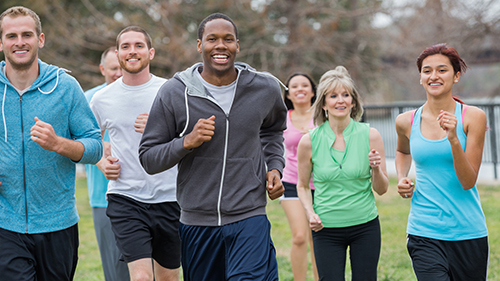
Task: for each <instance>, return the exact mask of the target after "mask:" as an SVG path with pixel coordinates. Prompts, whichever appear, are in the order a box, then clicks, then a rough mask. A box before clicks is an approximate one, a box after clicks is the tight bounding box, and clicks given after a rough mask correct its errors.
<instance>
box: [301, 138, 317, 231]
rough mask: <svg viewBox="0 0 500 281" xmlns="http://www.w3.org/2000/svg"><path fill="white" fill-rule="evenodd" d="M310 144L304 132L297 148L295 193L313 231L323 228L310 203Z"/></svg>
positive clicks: (309, 139)
mask: <svg viewBox="0 0 500 281" xmlns="http://www.w3.org/2000/svg"><path fill="white" fill-rule="evenodd" d="M311 159H312V146H311V137H310V136H309V134H305V135H304V136H303V137H302V138H301V139H300V142H299V146H298V148H297V162H298V164H297V170H298V176H299V179H298V181H297V194H298V195H299V199H300V202H301V203H302V206H303V207H304V210H305V211H306V215H307V219H308V220H309V226H310V227H311V229H312V230H313V231H319V230H321V229H323V223H322V222H321V220H320V218H319V216H318V215H317V214H316V213H315V212H314V209H313V205H312V196H311V187H310V186H309V182H310V181H311V172H312V162H311Z"/></svg>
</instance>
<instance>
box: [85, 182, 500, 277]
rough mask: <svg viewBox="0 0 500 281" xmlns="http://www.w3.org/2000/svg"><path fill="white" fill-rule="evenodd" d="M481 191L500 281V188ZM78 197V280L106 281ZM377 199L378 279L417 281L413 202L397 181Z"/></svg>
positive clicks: (277, 214)
mask: <svg viewBox="0 0 500 281" xmlns="http://www.w3.org/2000/svg"><path fill="white" fill-rule="evenodd" d="M479 192H480V194H481V201H482V204H483V210H484V212H485V215H486V220H487V223H488V230H489V233H490V235H489V243H490V260H489V269H488V277H489V278H488V279H489V280H500V204H499V203H498V200H499V198H500V188H498V186H488V185H481V186H479ZM76 196H77V199H78V200H77V205H78V211H79V213H80V222H79V229H80V248H79V258H80V259H79V262H78V267H77V270H76V275H75V280H76V281H91V280H104V275H103V273H102V268H101V261H100V256H99V250H98V248H97V242H96V238H95V234H94V226H93V222H92V210H91V208H90V206H89V203H88V193H87V188H86V183H85V179H78V180H77V189H76ZM376 200H377V206H378V210H379V215H380V223H381V227H382V252H381V255H380V262H379V271H378V280H381V281H389V280H391V281H407V280H408V281H409V280H416V278H415V275H414V274H413V270H412V268H411V262H410V258H409V256H408V253H407V251H406V222H407V216H408V211H409V209H410V201H409V200H403V199H401V198H400V197H399V196H398V195H397V192H396V184H395V182H394V181H391V183H390V186H389V191H388V192H387V194H385V195H383V196H377V195H376ZM267 209H268V216H269V220H270V221H271V223H272V237H273V241H274V243H275V246H276V251H277V258H278V265H279V274H280V280H284V281H286V280H293V275H292V270H291V265H290V258H289V252H290V244H291V235H290V229H289V227H288V222H287V219H286V216H285V213H284V212H283V209H282V208H281V206H280V204H279V202H278V201H277V200H276V201H272V202H269V204H268V208H267ZM346 272H347V274H346V275H347V276H349V277H348V278H347V280H350V273H349V272H350V267H349V263H348V264H347V268H346ZM309 275H310V277H309V279H308V280H313V278H312V273H311V272H310V274H309ZM181 280H182V278H181Z"/></svg>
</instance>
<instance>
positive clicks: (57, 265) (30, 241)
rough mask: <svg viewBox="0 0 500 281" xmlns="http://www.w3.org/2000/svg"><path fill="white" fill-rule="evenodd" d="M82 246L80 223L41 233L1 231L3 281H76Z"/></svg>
mask: <svg viewBox="0 0 500 281" xmlns="http://www.w3.org/2000/svg"><path fill="white" fill-rule="evenodd" d="M78 244H79V242H78V224H75V225H73V226H71V227H69V228H66V229H63V230H59V231H55V232H47V233H38V234H24V233H17V232H12V231H8V230H5V229H2V228H0V280H16V281H24V280H30V281H31V280H60V281H70V280H73V277H74V275H75V270H76V264H77V262H78Z"/></svg>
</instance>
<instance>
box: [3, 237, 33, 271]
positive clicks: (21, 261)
mask: <svg viewBox="0 0 500 281" xmlns="http://www.w3.org/2000/svg"><path fill="white" fill-rule="evenodd" d="M33 248H34V244H33V242H32V241H31V239H29V234H21V233H16V232H11V231H8V230H5V229H2V228H0V253H1V254H0V272H1V278H0V279H2V280H19V281H24V280H35V277H36V270H35V266H36V263H35V256H34V255H33Z"/></svg>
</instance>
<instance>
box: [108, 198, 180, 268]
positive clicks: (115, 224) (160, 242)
mask: <svg viewBox="0 0 500 281" xmlns="http://www.w3.org/2000/svg"><path fill="white" fill-rule="evenodd" d="M106 215H107V216H108V217H109V218H110V220H111V228H112V229H113V233H114V234H115V238H116V244H117V246H118V249H120V252H121V253H122V256H123V259H124V260H125V262H127V263H129V262H132V261H135V260H138V259H142V258H153V259H154V260H155V261H156V262H158V263H159V264H160V265H161V266H163V267H165V268H168V269H175V268H179V267H180V260H181V241H180V238H179V217H180V207H179V204H178V203H177V202H164V203H157V204H147V203H142V202H139V201H136V200H134V199H132V198H129V197H126V196H122V195H118V194H108V208H107V210H106Z"/></svg>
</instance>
